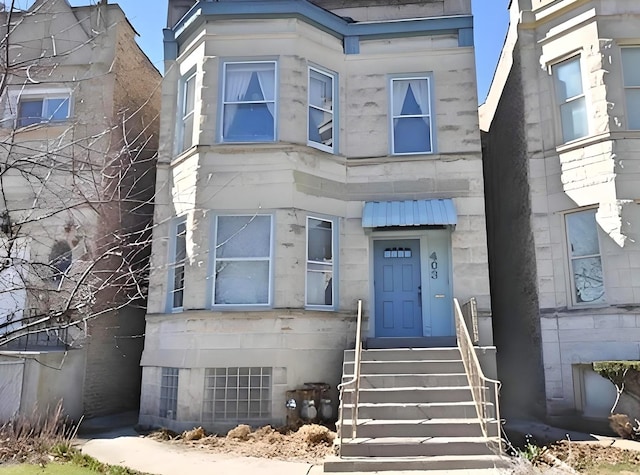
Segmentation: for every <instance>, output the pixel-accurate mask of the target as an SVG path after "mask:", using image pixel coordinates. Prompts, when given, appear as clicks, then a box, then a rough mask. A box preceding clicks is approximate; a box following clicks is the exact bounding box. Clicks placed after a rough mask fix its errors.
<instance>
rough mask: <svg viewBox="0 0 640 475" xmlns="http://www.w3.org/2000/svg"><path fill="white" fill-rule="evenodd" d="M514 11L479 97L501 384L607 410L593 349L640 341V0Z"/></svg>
mask: <svg viewBox="0 0 640 475" xmlns="http://www.w3.org/2000/svg"><path fill="white" fill-rule="evenodd" d="M510 18H511V24H510V27H509V31H508V34H507V38H506V42H505V46H504V49H503V51H502V55H501V58H500V61H499V64H498V67H497V70H496V73H495V77H494V80H493V84H492V86H491V89H490V92H489V95H488V98H487V101H486V103H485V104H484V105H483V106H481V108H480V125H481V128H482V130H483V131H485V132H486V133H485V134H484V136H483V145H484V160H485V177H486V191H487V197H488V199H487V220H488V229H489V237H488V240H489V255H490V264H491V269H492V272H491V284H492V286H491V290H492V304H493V305H492V307H493V311H494V317H495V318H494V324H495V325H494V326H495V343H496V346H497V347H498V355H499V357H498V367H499V374H500V376H501V379H502V380H503V381H504V388H503V394H504V398H505V402H507V403H508V404H507V405H508V406H510V407H511V408H512V409H515V410H520V411H531V410H532V409H533V408H534V407H535V404H536V401H537V400H540V401H542V400H543V398H542V397H540V395H542V393H543V391H545V392H546V408H545V407H542V405H538V406H537V409H535V410H537V411H538V412H544V410H545V409H546V411H547V412H548V414H549V415H550V416H581V417H583V418H606V416H607V415H608V413H609V409H610V408H611V403H612V402H613V399H614V397H613V396H614V394H613V386H612V385H610V384H609V383H608V382H607V381H606V380H604V379H603V378H600V377H599V376H597V375H596V374H595V373H593V371H592V370H591V365H590V364H591V362H593V361H597V360H611V359H622V360H626V359H638V357H639V354H640V348H639V346H638V341H640V280H639V277H638V276H639V275H640V272H639V270H640V231H639V226H640V207H639V206H638V199H639V198H640V186H639V185H640V176H639V175H638V170H639V168H638V167H639V164H640V162H639V161H638V154H637V150H638V148H639V147H640V115H639V114H640V113H639V111H640V33H639V32H640V3H639V2H637V1H636V0H616V1H608V0H591V1H584V0H553V1H552V0H513V1H512V2H511V6H510ZM542 361H543V362H544V365H542V363H541V362H542ZM543 366H544V367H543ZM543 372H544V379H543V376H542V374H543ZM523 375H524V376H525V377H523Z"/></svg>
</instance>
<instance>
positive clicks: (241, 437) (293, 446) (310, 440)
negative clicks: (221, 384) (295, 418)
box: [148, 424, 336, 464]
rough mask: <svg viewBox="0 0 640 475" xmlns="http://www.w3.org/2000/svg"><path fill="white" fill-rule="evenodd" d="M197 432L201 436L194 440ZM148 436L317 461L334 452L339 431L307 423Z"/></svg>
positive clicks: (216, 449) (236, 452)
mask: <svg viewBox="0 0 640 475" xmlns="http://www.w3.org/2000/svg"><path fill="white" fill-rule="evenodd" d="M194 431H195V432H194ZM194 434H197V437H198V438H196V439H194V438H193V436H194ZM148 437H151V438H153V439H156V440H164V441H168V442H170V443H172V444H178V445H183V446H186V447H190V448H197V449H201V450H202V449H204V450H209V451H211V452H215V453H223V454H233V455H239V456H245V457H259V458H268V459H277V460H286V461H298V462H307V463H312V464H318V463H321V462H322V460H323V459H324V458H325V457H326V456H327V455H331V454H333V453H334V449H333V440H334V439H335V437H336V434H335V432H332V431H331V430H329V429H327V428H326V427H324V426H320V425H316V424H308V425H304V426H302V427H301V428H300V429H299V430H297V431H289V430H286V429H274V428H273V427H271V426H264V427H260V428H259V429H256V430H255V431H252V430H251V428H250V427H249V426H246V425H240V426H238V427H236V428H234V429H232V430H230V431H229V433H228V434H227V435H222V436H220V435H215V434H206V433H205V432H204V431H203V430H202V428H195V429H193V430H191V431H186V432H184V433H182V434H176V433H172V432H171V431H168V430H166V429H163V430H158V431H155V432H152V433H151V434H149V435H148Z"/></svg>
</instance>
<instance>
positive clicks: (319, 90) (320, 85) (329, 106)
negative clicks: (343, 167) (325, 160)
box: [307, 67, 335, 152]
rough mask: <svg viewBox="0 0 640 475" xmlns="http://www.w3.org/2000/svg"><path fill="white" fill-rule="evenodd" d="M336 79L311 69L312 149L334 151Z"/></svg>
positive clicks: (309, 133)
mask: <svg viewBox="0 0 640 475" xmlns="http://www.w3.org/2000/svg"><path fill="white" fill-rule="evenodd" d="M334 88H335V77H334V75H333V74H329V73H326V72H324V71H320V70H319V69H316V68H312V67H310V68H309V118H308V123H309V130H308V137H307V139H308V143H309V145H311V146H312V147H316V148H319V149H320V150H325V151H327V152H333V151H334V145H333V144H334V128H335V121H334V117H333V115H334V114H333V108H334V95H335V94H334V90H335V89H334Z"/></svg>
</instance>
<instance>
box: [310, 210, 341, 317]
mask: <svg viewBox="0 0 640 475" xmlns="http://www.w3.org/2000/svg"><path fill="white" fill-rule="evenodd" d="M312 219H314V220H316V221H324V222H328V223H331V247H332V249H331V279H332V281H331V301H332V302H331V305H319V304H310V303H309V272H310V270H309V264H315V265H324V266H327V267H328V265H327V264H326V263H325V262H321V261H315V260H310V259H309V231H310V227H309V221H310V220H312ZM305 228H306V231H305V272H304V306H305V308H306V309H310V310H327V311H332V310H336V309H337V308H338V297H339V296H338V287H339V286H338V282H339V279H338V268H339V266H338V254H339V252H337V251H338V249H339V247H338V244H339V243H338V235H339V233H338V219H337V218H335V217H334V218H330V217H323V216H319V215H316V214H310V215H307V217H306V220H305Z"/></svg>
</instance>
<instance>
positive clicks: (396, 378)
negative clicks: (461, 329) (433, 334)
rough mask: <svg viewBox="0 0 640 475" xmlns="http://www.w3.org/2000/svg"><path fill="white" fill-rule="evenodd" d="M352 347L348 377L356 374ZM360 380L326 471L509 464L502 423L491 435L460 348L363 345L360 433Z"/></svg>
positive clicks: (346, 404)
mask: <svg viewBox="0 0 640 475" xmlns="http://www.w3.org/2000/svg"><path fill="white" fill-rule="evenodd" d="M353 360H354V351H353V350H348V351H345V357H344V364H343V382H345V381H348V380H350V379H352V378H353V374H354V363H353ZM353 398H354V386H351V387H349V388H347V389H345V393H344V396H343V399H344V400H343V401H342V406H341V408H340V410H341V411H343V413H344V414H343V415H344V423H343V426H342V427H340V425H339V424H340V421H338V437H343V440H342V453H341V454H340V458H338V457H336V458H333V459H329V460H327V461H326V462H325V464H324V471H325V472H373V471H388V470H396V471H401V470H447V471H449V470H457V469H467V470H469V469H486V468H493V467H499V466H503V464H504V459H503V458H502V457H500V456H498V455H497V452H498V450H497V448H498V446H499V445H498V444H499V440H500V439H499V437H497V428H498V424H497V423H496V422H495V420H494V421H493V424H492V425H491V427H492V432H493V434H490V437H484V436H483V434H482V429H481V426H480V421H479V420H478V416H477V412H476V407H475V404H474V402H473V396H472V393H471V388H470V387H469V382H468V380H467V376H466V374H465V371H464V366H463V363H462V359H461V357H460V351H459V350H458V348H424V349H423V348H402V349H374V350H363V351H362V362H361V377H360V399H359V405H358V408H359V409H358V421H357V435H356V438H355V439H352V438H351V429H352V411H353V404H352V401H353Z"/></svg>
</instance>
